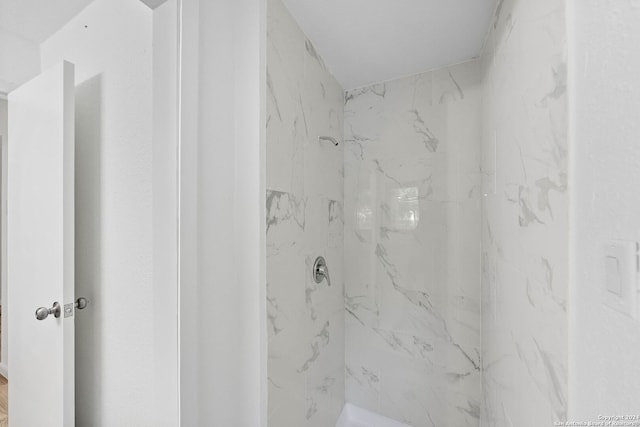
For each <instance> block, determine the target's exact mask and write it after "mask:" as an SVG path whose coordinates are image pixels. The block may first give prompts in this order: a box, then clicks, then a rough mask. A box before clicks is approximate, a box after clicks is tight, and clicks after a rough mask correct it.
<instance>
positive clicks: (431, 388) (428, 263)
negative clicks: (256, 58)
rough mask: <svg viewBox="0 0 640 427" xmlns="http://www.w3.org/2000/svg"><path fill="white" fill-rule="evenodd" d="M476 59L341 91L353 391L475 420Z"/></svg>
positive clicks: (384, 409)
mask: <svg viewBox="0 0 640 427" xmlns="http://www.w3.org/2000/svg"><path fill="white" fill-rule="evenodd" d="M480 71H481V69H480V63H479V62H478V61H475V62H469V63H466V64H461V65H458V66H455V67H451V68H447V69H442V70H435V71H433V72H428V73H424V74H420V75H417V76H411V77H407V78H403V79H399V80H394V81H389V82H385V83H383V84H378V85H374V86H370V87H366V88H360V89H356V90H354V91H349V92H347V93H346V95H345V124H344V125H345V128H344V129H345V131H344V132H345V205H344V206H345V235H344V239H345V307H346V319H345V321H346V337H347V339H346V370H347V371H346V372H347V375H346V387H347V400H348V401H350V402H352V403H354V404H356V405H359V406H362V407H365V408H367V409H369V410H372V411H374V412H377V413H381V414H383V415H385V416H388V417H391V418H394V419H397V420H399V421H402V422H405V423H408V424H410V425H412V426H416V427H423V426H449V425H450V426H454V425H455V426H478V425H479V422H480V406H481V402H482V399H481V396H480V392H481V387H480V375H481V369H480V367H481V363H482V362H481V358H480V353H481V350H480V323H481V322H480V319H481V314H480V296H481V293H480V280H481V277H480V276H481V275H480V271H481V270H480V267H481V251H480V245H479V242H480V237H481V215H480V206H481V203H480V196H481V193H480V189H481V187H482V186H481V174H480V159H481V156H480V153H481V152H480V142H481V129H480V122H479V117H480V110H479V109H480V101H481V100H480V94H481V84H480Z"/></svg>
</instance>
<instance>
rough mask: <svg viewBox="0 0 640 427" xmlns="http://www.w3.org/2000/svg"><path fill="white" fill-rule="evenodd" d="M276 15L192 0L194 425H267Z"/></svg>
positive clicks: (187, 269) (187, 169)
mask: <svg viewBox="0 0 640 427" xmlns="http://www.w3.org/2000/svg"><path fill="white" fill-rule="evenodd" d="M265 13H266V11H265V4H264V0H237V1H233V2H231V1H225V2H212V1H208V0H202V1H200V0H184V1H183V21H182V31H183V32H182V45H181V47H182V49H183V50H182V61H183V62H182V67H183V68H182V78H181V85H182V92H181V96H182V99H181V101H182V112H181V117H182V122H181V126H182V129H181V138H182V141H181V144H182V146H181V156H182V157H181V160H182V164H181V167H182V170H181V179H182V183H181V187H180V188H181V199H180V203H181V215H182V217H181V245H182V247H181V249H182V253H181V259H182V261H181V270H180V277H181V295H180V298H181V307H180V310H181V322H182V323H181V355H180V357H181V366H182V368H183V370H182V372H181V376H182V382H181V399H182V406H181V417H182V425H183V426H192V425H193V426H196V425H212V426H238V427H253V426H261V425H266V329H265V325H264V322H265V319H266V311H265V297H266V294H265V265H264V264H265V229H264V227H265V225H264V218H265V187H264V140H265V135H264V129H265V122H264V117H265V110H264V109H265V96H264V93H265V81H264V80H265V74H266V73H265V54H264V52H265V37H266V28H265V26H266V16H265ZM194 188H196V189H197V192H196V193H195V194H194V192H193V189H194ZM193 221H195V227H194V222H193ZM194 260H195V263H194Z"/></svg>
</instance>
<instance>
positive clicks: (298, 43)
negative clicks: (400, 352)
mask: <svg viewBox="0 0 640 427" xmlns="http://www.w3.org/2000/svg"><path fill="white" fill-rule="evenodd" d="M267 15H268V16H267V19H268V23H267V31H268V37H267V43H268V45H267V90H268V93H267V97H268V99H267V153H266V157H267V165H266V175H267V195H266V200H267V206H266V208H267V218H266V221H267V310H268V327H269V331H268V334H269V341H268V353H269V358H268V366H267V368H268V377H269V381H268V382H269V391H268V392H269V398H268V417H269V425H270V426H273V427H289V426H296V427H298V426H300V427H302V426H317V427H327V426H333V425H334V424H335V422H336V420H337V418H338V416H339V414H340V411H341V409H342V406H343V404H344V304H343V277H342V276H343V272H342V270H343V268H342V264H343V226H344V224H343V191H344V186H343V144H342V143H340V144H339V146H337V147H336V146H334V145H333V144H332V143H331V142H328V141H319V140H318V136H321V135H322V136H330V137H332V138H335V139H336V140H337V141H342V139H343V138H342V132H343V89H342V88H341V87H340V85H339V84H338V83H337V82H336V80H335V79H334V78H333V76H332V75H331V74H330V73H329V71H328V70H327V69H326V67H325V66H324V64H323V62H322V59H321V58H320V56H319V55H318V54H317V53H316V51H315V49H314V47H313V45H312V44H311V42H310V41H309V40H308V39H307V38H306V37H305V35H304V34H303V32H302V31H301V29H300V28H299V27H298V25H297V24H296V22H295V21H294V20H293V18H292V17H291V15H290V14H289V12H288V11H287V10H286V9H285V7H284V6H283V4H282V3H281V1H280V0H269V2H268V9H267ZM318 255H322V256H324V258H325V259H326V261H327V264H328V267H329V273H330V278H331V286H328V285H327V282H326V281H323V282H322V283H319V284H317V283H315V282H314V281H313V279H312V277H311V269H312V265H313V262H314V260H315V258H316V257H317V256H318Z"/></svg>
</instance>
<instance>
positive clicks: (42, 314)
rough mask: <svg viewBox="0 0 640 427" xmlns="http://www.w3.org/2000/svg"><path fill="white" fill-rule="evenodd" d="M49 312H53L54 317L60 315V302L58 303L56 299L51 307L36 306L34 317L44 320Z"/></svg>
mask: <svg viewBox="0 0 640 427" xmlns="http://www.w3.org/2000/svg"><path fill="white" fill-rule="evenodd" d="M50 314H53V315H54V316H55V317H56V318H58V317H60V303H58V301H56V302H54V303H53V307H51V308H46V307H40V308H38V309H37V310H36V319H38V320H44V319H46V318H47V317H49V315H50Z"/></svg>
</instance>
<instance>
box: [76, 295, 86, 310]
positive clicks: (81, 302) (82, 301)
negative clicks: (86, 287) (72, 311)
mask: <svg viewBox="0 0 640 427" xmlns="http://www.w3.org/2000/svg"><path fill="white" fill-rule="evenodd" d="M88 305H89V300H88V299H86V298H85V297H80V298H78V299H77V300H76V309H78V310H84V309H85V308H87V306H88Z"/></svg>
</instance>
